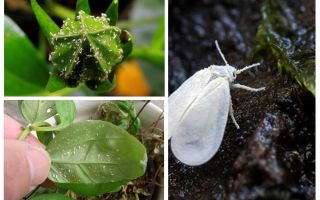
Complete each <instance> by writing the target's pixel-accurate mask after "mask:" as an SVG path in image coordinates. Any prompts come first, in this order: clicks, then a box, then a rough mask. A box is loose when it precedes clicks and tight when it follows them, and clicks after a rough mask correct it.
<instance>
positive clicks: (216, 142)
mask: <svg viewBox="0 0 320 200" xmlns="http://www.w3.org/2000/svg"><path fill="white" fill-rule="evenodd" d="M215 44H216V47H217V49H218V51H219V54H220V55H221V57H222V59H223V60H224V62H225V64H226V65H225V66H219V65H211V66H209V67H207V68H204V69H202V70H200V71H198V72H196V73H195V74H194V75H192V76H191V77H190V78H189V79H187V80H186V81H185V82H184V83H183V84H182V85H181V86H180V87H179V88H178V89H177V90H176V91H175V92H174V93H172V94H171V95H170V97H169V139H170V138H171V149H172V152H173V154H174V155H175V156H176V157H177V158H178V159H179V160H180V161H181V162H183V163H185V164H187V165H190V166H197V165H201V164H203V163H205V162H207V161H208V160H210V159H211V158H212V157H213V156H214V155H215V153H216V152H217V150H218V149H219V147H220V144H221V142H222V138H223V135H224V130H225V127H226V123H227V119H228V113H229V115H230V116H231V119H232V121H233V123H234V124H235V126H236V127H237V128H238V129H239V128H240V127H239V125H238V124H237V122H236V120H235V118H234V116H233V109H232V101H231V96H230V87H231V88H240V89H245V90H249V91H252V92H257V91H261V90H264V89H265V88H264V87H262V88H251V87H248V86H245V85H241V84H235V83H233V81H234V80H235V79H236V77H237V75H238V74H240V73H242V72H243V71H245V70H248V69H250V68H252V67H256V66H259V65H260V63H255V64H252V65H249V66H246V67H244V68H242V69H239V70H237V69H236V68H235V67H233V66H231V65H229V64H228V62H227V61H226V59H225V57H224V55H223V54H222V52H221V50H220V48H219V45H218V42H217V41H215Z"/></svg>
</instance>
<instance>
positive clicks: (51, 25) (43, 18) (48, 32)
mask: <svg viewBox="0 0 320 200" xmlns="http://www.w3.org/2000/svg"><path fill="white" fill-rule="evenodd" d="M31 6H32V10H33V12H34V14H35V16H36V18H37V21H38V23H39V25H40V27H41V30H42V32H43V34H44V35H45V37H46V38H47V40H48V41H49V42H50V43H51V41H52V34H55V33H57V32H58V31H59V27H58V26H57V24H56V23H55V22H54V21H53V20H52V19H51V18H50V17H49V16H48V15H47V13H46V12H45V11H44V10H43V9H42V8H41V7H40V6H39V4H38V3H37V0H31Z"/></svg>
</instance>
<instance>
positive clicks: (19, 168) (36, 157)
mask: <svg viewBox="0 0 320 200" xmlns="http://www.w3.org/2000/svg"><path fill="white" fill-rule="evenodd" d="M50 162H51V161H50V158H49V155H48V153H47V152H46V151H45V150H44V149H42V148H39V147H36V146H34V145H31V144H28V143H26V142H22V141H17V140H8V139H5V141H4V196H5V199H8V200H16V199H21V198H22V197H23V196H25V195H26V194H28V192H30V191H31V190H32V189H34V188H35V187H36V186H37V185H39V184H40V183H42V182H43V181H44V180H45V179H46V178H47V176H48V173H49V169H50Z"/></svg>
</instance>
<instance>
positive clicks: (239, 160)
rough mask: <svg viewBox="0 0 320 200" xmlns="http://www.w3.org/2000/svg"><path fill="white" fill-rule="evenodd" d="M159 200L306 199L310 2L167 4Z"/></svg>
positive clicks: (310, 188)
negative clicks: (162, 192) (164, 147)
mask: <svg viewBox="0 0 320 200" xmlns="http://www.w3.org/2000/svg"><path fill="white" fill-rule="evenodd" d="M168 21H169V25H168V26H169V27H168V28H169V29H168V31H169V40H168V43H169V52H168V56H169V58H168V60H169V66H168V67H169V97H168V135H169V138H170V140H169V144H168V152H169V155H168V157H169V158H168V160H169V161H168V162H169V163H168V166H169V169H168V181H169V183H168V185H169V189H168V198H169V199H215V200H225V199H226V200H235V199H237V200H258V199H287V200H289V199H290V200H291V199H301V200H302V199H304V200H307V199H308V200H311V199H315V193H316V187H315V186H316V185H315V178H316V177H315V168H316V161H315V157H316V156H315V154H316V153H315V150H316V148H315V146H316V145H315V93H316V92H315V1H305V0H298V1H290V0H279V1H275V0H264V1H256V0H250V1H249V0H243V1H232V0H230V1H229V0H226V1H222V0H221V1H220V0H217V1H208V0H200V1H191V0H181V1H174V0H169V19H168Z"/></svg>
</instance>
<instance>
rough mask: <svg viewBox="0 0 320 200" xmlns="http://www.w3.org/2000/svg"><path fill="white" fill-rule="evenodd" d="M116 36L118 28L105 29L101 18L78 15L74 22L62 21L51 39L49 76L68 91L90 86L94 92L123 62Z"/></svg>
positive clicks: (81, 13) (117, 35) (119, 31)
mask: <svg viewBox="0 0 320 200" xmlns="http://www.w3.org/2000/svg"><path fill="white" fill-rule="evenodd" d="M120 33H121V30H120V29H119V28H117V27H115V26H110V25H109V22H108V20H107V18H106V16H104V15H102V16H101V17H92V16H89V15H87V14H86V13H84V12H82V11H80V12H79V16H78V17H77V19H76V20H75V21H72V20H70V19H67V20H65V21H64V24H63V26H62V28H61V30H60V31H59V33H58V34H57V35H54V42H53V44H54V51H53V52H52V54H51V56H50V58H51V61H52V63H53V66H54V71H53V75H55V76H57V77H59V78H60V79H62V80H64V82H65V83H66V85H67V86H70V87H76V86H77V85H78V84H79V83H80V82H89V83H91V82H94V83H96V84H91V85H90V86H91V88H92V87H93V89H95V88H98V87H99V84H100V83H105V81H107V80H108V74H109V73H110V72H111V70H112V69H113V68H114V67H115V66H116V65H117V64H118V63H120V62H121V61H122V60H123V56H124V50H123V49H122V48H121V47H122V46H121V45H122V44H121V41H120ZM111 80H112V79H111Z"/></svg>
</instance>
